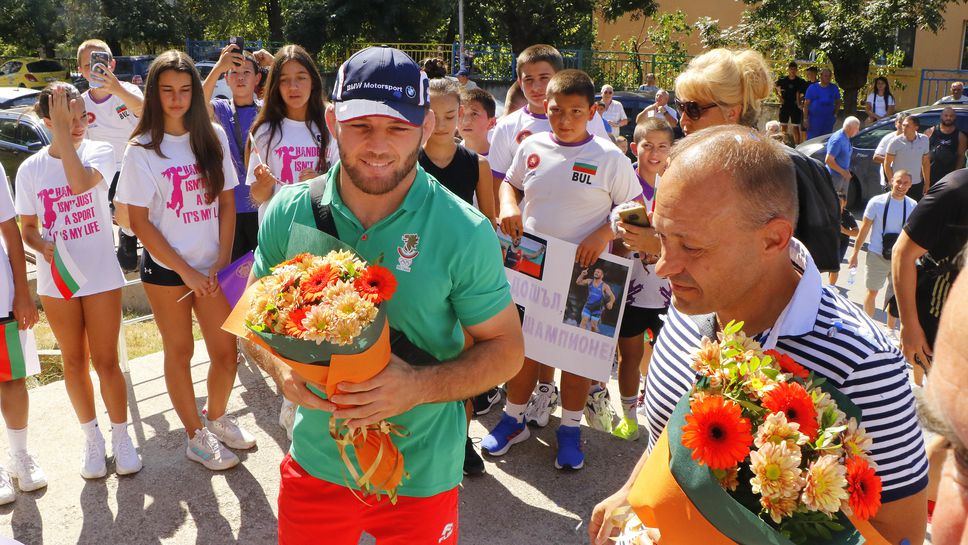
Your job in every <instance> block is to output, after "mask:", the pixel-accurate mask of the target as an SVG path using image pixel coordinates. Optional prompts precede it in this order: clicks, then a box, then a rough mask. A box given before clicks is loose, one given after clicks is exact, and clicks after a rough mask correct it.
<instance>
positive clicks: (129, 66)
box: [114, 55, 155, 89]
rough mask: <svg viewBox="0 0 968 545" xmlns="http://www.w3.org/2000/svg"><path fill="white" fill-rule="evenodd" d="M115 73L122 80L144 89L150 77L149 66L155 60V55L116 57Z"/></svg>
mask: <svg viewBox="0 0 968 545" xmlns="http://www.w3.org/2000/svg"><path fill="white" fill-rule="evenodd" d="M114 60H115V61H116V62H115V65H114V75H115V77H117V78H118V79H119V80H121V81H127V82H128V83H132V84H134V85H137V86H138V87H141V88H142V89H144V87H145V80H146V79H148V68H149V67H150V66H151V62H152V61H154V60H155V56H154V55H138V56H134V57H126V56H122V57H114Z"/></svg>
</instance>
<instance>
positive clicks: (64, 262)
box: [50, 238, 87, 299]
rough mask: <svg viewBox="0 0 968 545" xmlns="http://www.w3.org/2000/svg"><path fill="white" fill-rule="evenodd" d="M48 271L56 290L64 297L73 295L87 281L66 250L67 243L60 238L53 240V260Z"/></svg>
mask: <svg viewBox="0 0 968 545" xmlns="http://www.w3.org/2000/svg"><path fill="white" fill-rule="evenodd" d="M50 273H51V276H52V277H53V278H54V285H55V286H57V291H59V292H60V294H61V296H63V297H64V299H70V298H71V297H74V294H75V293H77V292H78V291H79V290H80V289H81V286H83V285H84V283H85V282H87V278H85V276H84V274H83V273H82V272H81V268H80V267H79V266H78V265H77V263H75V262H74V260H73V259H72V258H71V254H69V253H68V252H67V245H66V244H64V241H63V240H61V239H60V238H57V239H56V241H55V242H54V260H53V261H52V262H51V264H50Z"/></svg>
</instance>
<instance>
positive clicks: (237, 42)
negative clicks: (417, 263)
mask: <svg viewBox="0 0 968 545" xmlns="http://www.w3.org/2000/svg"><path fill="white" fill-rule="evenodd" d="M229 44H231V45H234V46H235V47H237V48H238V49H239V54H242V52H243V51H245V40H244V39H242V37H241V36H231V37H229ZM235 66H242V63H241V62H236V63H235Z"/></svg>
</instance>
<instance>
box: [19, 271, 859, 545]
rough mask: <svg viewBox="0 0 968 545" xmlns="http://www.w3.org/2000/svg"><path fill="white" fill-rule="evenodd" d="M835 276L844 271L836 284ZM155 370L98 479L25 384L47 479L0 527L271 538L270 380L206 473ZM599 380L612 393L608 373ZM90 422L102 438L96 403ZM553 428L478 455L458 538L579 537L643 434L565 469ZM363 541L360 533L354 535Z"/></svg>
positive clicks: (273, 425)
mask: <svg viewBox="0 0 968 545" xmlns="http://www.w3.org/2000/svg"><path fill="white" fill-rule="evenodd" d="M862 255H863V254H862ZM862 259H863V258H862ZM860 270H861V272H860V273H858V276H857V279H856V283H855V285H854V286H853V287H852V288H851V289H850V290H849V292H848V295H849V297H850V299H851V300H853V301H855V302H860V301H862V300H863V293H864V288H863V284H864V280H863V263H862V264H861V269H860ZM846 275H847V271H846V269H844V271H843V274H842V275H841V280H840V284H841V285H843V286H845V285H846V283H847V278H846ZM207 359H208V358H207V355H206V353H205V347H204V344H203V343H201V342H199V343H197V344H196V347H195V357H194V359H193V362H192V372H193V377H194V379H195V384H196V394H197V400H198V406H199V409H201V407H202V406H203V404H204V400H205V375H206V373H207V370H208V363H207ZM162 368H163V362H162V358H161V354H153V355H150V356H146V357H143V358H139V359H136V360H132V361H131V372H130V374H129V375H128V377H127V378H128V383H129V406H130V412H131V417H132V421H133V424H132V436H133V437H134V438H135V443H136V445H137V446H138V448H139V450H140V452H141V453H142V456H143V458H144V464H145V467H144V469H143V470H142V471H141V472H140V473H138V474H136V475H133V476H128V477H118V476H117V475H115V474H114V473H113V464H111V463H109V474H108V476H107V477H106V478H104V479H100V480H94V481H85V480H84V479H83V478H81V476H80V475H79V473H78V469H79V464H80V449H81V448H82V445H83V440H82V432H81V430H80V428H79V426H78V425H77V424H76V418H75V416H74V413H73V411H72V410H71V406H70V403H69V401H68V398H67V394H66V391H65V390H64V385H63V383H62V382H58V383H54V384H50V385H47V386H44V387H41V388H37V389H34V390H31V391H30V402H31V407H30V408H31V417H30V426H31V436H30V445H31V450H32V452H34V453H35V454H36V457H37V461H38V462H39V463H40V465H41V467H43V468H44V470H45V471H46V473H47V477H48V481H49V483H50V484H49V485H48V487H47V488H46V489H43V490H41V491H38V492H33V493H26V494H20V495H19V497H18V498H17V501H16V502H15V503H13V504H11V505H7V506H2V507H0V536H6V537H12V538H14V539H16V540H18V541H20V542H22V543H24V544H29V545H39V544H43V543H47V544H57V545H60V544H70V543H81V544H85V545H86V544H101V543H116V544H125V545H127V544H132V545H141V544H152V545H153V544H190V543H196V544H206V545H208V544H213V545H217V544H230V543H238V544H246V545H258V544H270V543H275V541H276V514H277V506H276V498H277V492H278V485H279V473H278V464H279V462H280V460H281V459H282V457H283V455H284V453H285V451H286V449H287V448H288V444H289V443H288V440H287V438H286V434H285V431H284V430H283V429H282V428H280V427H279V425H278V423H277V416H278V409H279V398H278V396H277V395H276V393H275V388H274V386H273V385H272V383H271V380H269V379H268V378H267V377H266V376H264V374H263V373H262V372H261V371H260V370H259V369H258V368H257V367H255V366H249V365H243V366H240V368H239V378H238V380H237V381H236V384H235V389H234V392H233V395H232V398H231V401H230V405H229V412H230V413H231V414H233V415H236V416H237V417H238V419H239V422H240V424H241V425H242V426H244V427H246V428H247V429H249V430H250V431H252V432H253V433H255V434H256V436H257V438H258V447H257V448H256V449H253V450H251V451H248V452H241V451H240V452H239V455H240V457H241V458H242V463H241V464H240V465H239V466H238V467H236V468H233V469H231V470H229V471H226V472H222V473H214V472H210V471H208V470H207V469H204V468H203V467H202V466H200V465H198V464H196V463H193V462H190V461H188V460H187V459H186V458H185V434H184V430H183V429H182V427H181V424H180V423H179V422H178V419H177V417H176V415H175V413H174V411H173V410H172V408H171V402H170V401H169V399H168V395H167V393H166V389H165V383H164V378H163V374H162ZM610 389H611V390H612V398H613V400H617V399H618V392H617V385H616V383H615V381H614V380H613V381H612V383H611V384H610ZM498 409H499V408H496V410H494V411H492V413H491V414H489V415H487V416H485V417H483V418H482V419H480V421H475V422H473V423H472V424H471V432H470V433H471V436H472V437H475V438H480V437H481V436H483V435H484V434H485V433H486V428H487V427H490V426H492V425H493V424H495V423H496V421H497V419H498V417H499V411H498ZM98 419H99V423H100V425H101V426H102V429H104V430H105V434H106V436H109V431H108V430H107V426H109V421H108V418H107V415H106V413H105V411H104V407H103V405H102V404H100V402H98ZM640 421H641V419H640ZM556 426H557V418H552V420H551V422H550V423H549V425H548V426H547V427H546V428H544V429H541V430H536V433H535V437H534V438H532V439H531V440H529V441H526V442H525V443H522V444H520V445H518V446H515V447H514V448H513V449H512V450H511V451H510V452H509V453H508V454H507V455H505V456H504V457H503V458H500V459H497V461H496V462H495V461H492V460H487V474H486V475H485V476H482V477H478V478H473V479H465V480H464V483H463V488H462V491H461V499H460V502H461V520H460V534H461V543H463V544H468V545H479V544H480V545H483V544H493V545H502V544H507V545H518V544H556V545H557V544H574V545H577V544H581V543H587V540H586V539H585V537H584V535H585V524H587V518H588V514H589V513H590V511H591V509H592V507H593V506H594V505H595V503H596V502H598V501H599V500H600V499H602V498H604V497H605V496H607V495H608V494H610V493H612V492H613V491H614V490H615V489H617V488H618V487H619V486H620V485H621V484H622V483H623V482H624V481H625V479H626V477H627V475H628V473H629V471H630V470H631V469H632V467H633V466H634V465H635V462H636V461H637V460H638V457H639V456H640V455H641V452H642V450H643V448H644V439H642V440H640V441H639V442H635V443H633V442H625V441H621V440H618V439H616V438H613V437H611V436H610V435H607V434H604V433H601V432H597V431H594V430H591V429H590V428H587V427H586V428H584V430H583V437H584V440H585V446H584V448H585V453H586V459H587V462H586V467H585V469H583V470H581V471H578V472H567V473H565V472H559V471H557V470H555V469H554V466H553V463H554V455H555V438H554V430H555V428H556ZM4 441H5V439H0V444H4V445H5V443H4ZM579 523H582V526H581V528H580V529H579V530H578V531H577V532H576V531H575V528H576V526H577V525H578V524H579ZM0 542H2V540H0ZM372 542H373V541H372V540H371V539H369V538H367V537H364V539H363V541H362V542H361V543H372ZM320 543H325V539H323V538H321V539H320Z"/></svg>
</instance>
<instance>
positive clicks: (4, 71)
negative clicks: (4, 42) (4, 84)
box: [0, 62, 13, 76]
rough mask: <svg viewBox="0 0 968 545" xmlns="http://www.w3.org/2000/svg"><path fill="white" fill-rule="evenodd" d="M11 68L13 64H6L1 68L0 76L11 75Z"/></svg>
mask: <svg viewBox="0 0 968 545" xmlns="http://www.w3.org/2000/svg"><path fill="white" fill-rule="evenodd" d="M11 66H13V63H12V62H7V63H4V65H3V66H0V76H3V75H6V74H9V73H10V67H11Z"/></svg>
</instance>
